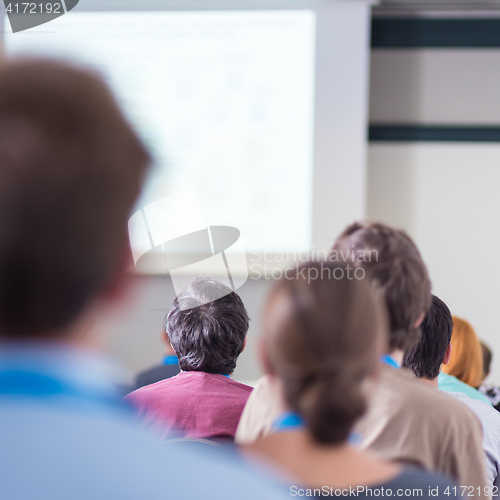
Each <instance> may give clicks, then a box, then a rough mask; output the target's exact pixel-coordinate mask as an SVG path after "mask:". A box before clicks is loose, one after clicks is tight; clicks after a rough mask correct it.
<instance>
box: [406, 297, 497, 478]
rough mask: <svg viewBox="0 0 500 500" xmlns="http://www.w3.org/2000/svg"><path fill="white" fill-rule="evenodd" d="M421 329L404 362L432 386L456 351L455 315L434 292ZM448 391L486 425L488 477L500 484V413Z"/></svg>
mask: <svg viewBox="0 0 500 500" xmlns="http://www.w3.org/2000/svg"><path fill="white" fill-rule="evenodd" d="M421 330H422V338H421V339H420V341H419V342H418V344H417V345H415V346H413V347H412V348H411V349H410V350H409V351H408V352H407V353H406V355H405V359H404V362H403V366H405V367H407V368H409V369H410V370H412V371H413V373H414V374H415V375H416V376H417V377H419V378H421V379H422V380H424V381H426V382H427V383H428V384H429V385H430V386H431V387H435V388H438V380H439V377H438V376H439V373H440V370H441V366H442V365H443V364H444V365H446V364H448V362H449V360H450V357H451V355H452V352H453V349H452V344H451V336H452V331H453V319H452V316H451V312H450V310H449V309H448V307H447V306H446V304H445V303H444V302H443V301H442V300H441V299H439V298H438V297H436V296H435V295H434V296H433V297H432V305H431V307H430V309H429V311H428V312H427V315H426V316H425V319H424V321H423V322H422V325H421ZM449 394H450V395H451V396H453V397H455V398H456V399H458V400H459V401H461V402H462V403H464V404H465V405H467V406H468V407H469V408H470V409H471V410H472V411H473V412H474V413H475V414H476V416H477V417H478V418H479V420H480V422H481V425H482V428H483V447H484V451H485V453H486V465H487V468H488V479H489V482H490V484H491V485H494V486H497V487H498V486H500V475H499V474H500V467H499V464H500V433H499V431H500V415H499V414H498V412H497V411H495V410H494V409H493V408H492V407H491V405H489V404H487V403H484V402H482V401H478V400H477V399H473V398H471V397H469V396H468V395H467V394H465V393H463V392H450V393H449Z"/></svg>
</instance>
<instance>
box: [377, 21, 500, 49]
mask: <svg viewBox="0 0 500 500" xmlns="http://www.w3.org/2000/svg"><path fill="white" fill-rule="evenodd" d="M425 47H428V48H445V47H463V48H464V47H480V48H486V47H490V48H491V47H500V18H487V19H482V18H477V19H442V18H392V17H391V18H389V17H374V18H373V20H372V48H425Z"/></svg>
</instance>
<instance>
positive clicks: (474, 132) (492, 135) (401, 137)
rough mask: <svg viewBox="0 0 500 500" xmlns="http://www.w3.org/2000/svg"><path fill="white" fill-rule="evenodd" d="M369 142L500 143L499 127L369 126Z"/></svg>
mask: <svg viewBox="0 0 500 500" xmlns="http://www.w3.org/2000/svg"><path fill="white" fill-rule="evenodd" d="M368 138H369V140H370V142H421V141H422V142H429V141H430V142H500V126H499V127H483V126H481V127H467V126H452V127H449V126H420V125H370V128H369V133H368Z"/></svg>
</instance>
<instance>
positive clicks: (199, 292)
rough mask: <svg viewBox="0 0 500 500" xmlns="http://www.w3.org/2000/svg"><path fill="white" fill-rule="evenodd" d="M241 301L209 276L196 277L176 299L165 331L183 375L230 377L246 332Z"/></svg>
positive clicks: (246, 316) (247, 323)
mask: <svg viewBox="0 0 500 500" xmlns="http://www.w3.org/2000/svg"><path fill="white" fill-rule="evenodd" d="M249 321H250V320H249V317H248V314H247V311H246V309H245V306H244V305H243V302H242V300H241V299H240V297H239V296H238V295H237V294H236V293H235V292H233V291H232V290H231V289H230V288H229V287H227V286H226V285H224V284H223V283H221V282H220V281H218V280H216V279H215V278H213V277H212V276H204V277H196V278H193V279H192V280H191V282H190V283H189V286H188V288H187V289H186V290H185V291H184V292H183V293H181V294H179V295H178V296H177V298H176V299H175V300H174V303H173V305H172V309H171V310H170V312H169V313H168V316H167V318H166V320H165V330H166V333H167V336H168V338H169V340H170V343H171V344H172V347H173V349H174V350H175V352H176V353H177V355H178V356H179V365H180V367H181V369H182V370H185V371H203V372H207V373H222V374H230V373H232V372H233V371H234V369H235V367H236V360H237V359H238V356H239V355H240V354H241V351H242V350H243V347H244V344H245V338H246V335H247V332H248V326H249Z"/></svg>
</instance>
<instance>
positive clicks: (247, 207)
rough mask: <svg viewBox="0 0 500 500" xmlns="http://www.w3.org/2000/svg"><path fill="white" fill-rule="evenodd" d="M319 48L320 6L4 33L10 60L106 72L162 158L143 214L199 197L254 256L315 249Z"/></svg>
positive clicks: (95, 19) (70, 20)
mask: <svg viewBox="0 0 500 500" xmlns="http://www.w3.org/2000/svg"><path fill="white" fill-rule="evenodd" d="M8 30H9V28H8V21H6V31H8ZM315 43H316V14H315V13H314V11H311V10H293V11H276V10H275V11H234V12H232V11H213V12H212V11H207V12H194V11H193V12H165V11H162V12H71V13H69V14H67V15H65V16H62V17H60V18H58V19H56V20H54V21H52V22H51V23H50V24H47V25H43V26H40V27H38V28H35V29H33V30H31V31H27V32H25V33H16V34H11V33H6V34H5V48H6V54H7V56H14V55H21V54H32V55H42V56H51V57H54V56H56V57H63V58H69V59H71V60H74V61H77V62H83V63H84V64H87V65H89V66H91V67H93V68H94V69H96V70H98V71H99V72H100V73H102V74H103V75H104V76H105V78H106V80H107V81H108V82H109V84H110V85H111V87H112V88H113V90H114V91H115V93H116V95H117V97H118V100H119V102H120V104H121V106H122V107H123V109H124V111H125V113H126V114H127V116H128V117H129V119H130V121H131V122H132V123H133V125H134V126H135V127H136V128H137V130H138V132H139V133H140V135H141V136H142V138H143V139H144V141H145V143H146V144H147V145H148V147H149V149H150V150H151V152H152V155H153V157H154V168H153V172H152V175H151V177H150V179H149V182H148V185H147V187H146V189H145V191H144V193H143V196H142V197H141V200H140V202H139V204H138V206H137V207H136V209H139V208H141V207H142V206H146V205H147V204H149V203H151V202H153V201H155V200H158V199H161V198H162V197H164V196H169V195H173V194H176V193H180V192H183V191H187V190H195V192H196V195H197V196H198V199H199V203H200V205H201V208H202V210H203V214H204V217H205V220H206V223H207V225H226V226H233V227H235V228H237V229H239V230H240V231H241V237H242V241H243V243H244V246H245V248H246V250H247V252H264V251H271V252H273V251H277V252H280V251H306V250H308V249H309V248H310V246H311V233H312V203H313V201H312V190H313V187H312V182H313V165H314V158H313V138H314V102H315V96H314V88H315ZM188 211H189V209H187V212H188ZM176 217H178V218H179V220H180V221H182V217H183V211H182V210H180V211H179V212H178V213H177V214H176ZM179 220H178V221H177V222H176V225H179ZM165 223H166V224H168V221H165Z"/></svg>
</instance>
